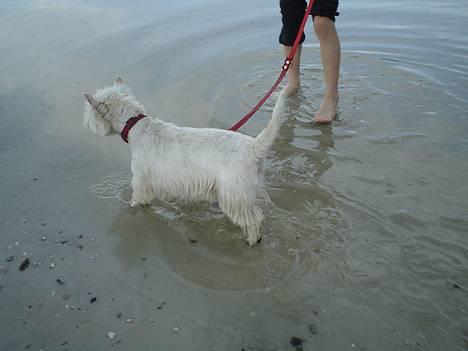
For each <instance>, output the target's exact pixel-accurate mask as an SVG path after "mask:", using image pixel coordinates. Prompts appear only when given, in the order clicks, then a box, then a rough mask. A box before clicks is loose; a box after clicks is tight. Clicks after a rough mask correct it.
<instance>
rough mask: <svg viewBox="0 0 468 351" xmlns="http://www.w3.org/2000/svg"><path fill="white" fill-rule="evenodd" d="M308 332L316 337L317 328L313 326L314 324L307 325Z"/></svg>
mask: <svg viewBox="0 0 468 351" xmlns="http://www.w3.org/2000/svg"><path fill="white" fill-rule="evenodd" d="M309 330H310V332H311V333H312V334H313V335H316V334H317V327H316V326H315V324H313V323H310V324H309Z"/></svg>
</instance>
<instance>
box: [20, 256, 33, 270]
mask: <svg viewBox="0 0 468 351" xmlns="http://www.w3.org/2000/svg"><path fill="white" fill-rule="evenodd" d="M29 263H30V261H29V258H26V259H24V261H23V262H21V264H20V266H19V270H20V271H21V272H22V271H24V270H26V269H27V268H28V267H29Z"/></svg>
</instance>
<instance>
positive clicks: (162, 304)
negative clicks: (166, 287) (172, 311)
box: [158, 301, 166, 310]
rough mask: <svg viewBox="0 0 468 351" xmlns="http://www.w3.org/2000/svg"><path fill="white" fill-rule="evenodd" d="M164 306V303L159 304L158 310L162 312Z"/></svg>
mask: <svg viewBox="0 0 468 351" xmlns="http://www.w3.org/2000/svg"><path fill="white" fill-rule="evenodd" d="M165 304H166V301H163V302H161V304H160V305H159V306H158V310H162V309H163V307H164V305H165Z"/></svg>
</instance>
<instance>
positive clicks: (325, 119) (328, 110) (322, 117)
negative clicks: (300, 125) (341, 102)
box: [312, 97, 338, 124]
mask: <svg viewBox="0 0 468 351" xmlns="http://www.w3.org/2000/svg"><path fill="white" fill-rule="evenodd" d="M337 105H338V97H336V98H331V99H325V100H324V101H323V102H322V105H321V106H320V110H318V112H317V113H316V114H315V116H314V118H312V122H314V123H317V124H328V123H330V122H331V121H333V119H334V118H335V117H336V106H337Z"/></svg>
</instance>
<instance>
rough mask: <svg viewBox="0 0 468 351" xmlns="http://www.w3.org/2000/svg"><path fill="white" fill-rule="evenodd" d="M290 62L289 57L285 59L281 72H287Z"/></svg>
mask: <svg viewBox="0 0 468 351" xmlns="http://www.w3.org/2000/svg"><path fill="white" fill-rule="evenodd" d="M291 62H292V60H291V59H290V58H289V57H287V58H286V59H285V60H284V63H283V70H285V71H287V70H288V69H289V66H291Z"/></svg>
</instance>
